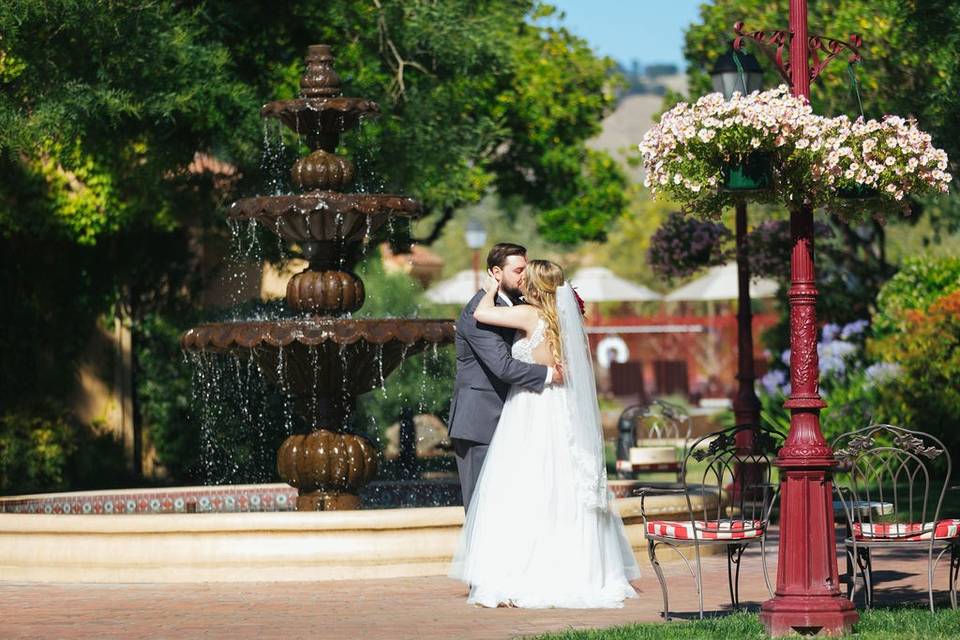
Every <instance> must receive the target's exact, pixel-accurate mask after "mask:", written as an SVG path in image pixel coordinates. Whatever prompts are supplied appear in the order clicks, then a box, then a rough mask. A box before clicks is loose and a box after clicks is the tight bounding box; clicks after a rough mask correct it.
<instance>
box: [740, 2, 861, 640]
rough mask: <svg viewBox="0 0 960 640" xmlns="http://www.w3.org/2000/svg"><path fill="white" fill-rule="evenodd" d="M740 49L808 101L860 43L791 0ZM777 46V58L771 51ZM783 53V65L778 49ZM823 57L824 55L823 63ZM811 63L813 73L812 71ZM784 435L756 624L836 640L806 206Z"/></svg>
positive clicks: (841, 613)
mask: <svg viewBox="0 0 960 640" xmlns="http://www.w3.org/2000/svg"><path fill="white" fill-rule="evenodd" d="M734 31H735V32H736V33H737V35H738V38H737V39H736V40H735V41H734V47H735V48H738V49H739V48H740V47H741V46H742V44H743V38H745V37H746V38H750V39H752V40H754V41H756V42H757V43H759V44H760V45H761V48H762V49H763V50H764V51H765V53H767V54H768V55H770V57H771V58H772V59H773V60H774V62H775V64H776V65H777V68H778V69H779V70H780V72H781V74H782V75H783V76H784V77H785V78H787V80H788V81H789V82H790V85H791V87H792V90H793V93H794V94H795V95H800V96H804V97H806V98H807V99H809V98H810V81H811V80H812V79H815V78H816V77H817V76H818V75H819V73H820V71H821V70H823V68H824V67H825V66H826V65H827V63H829V62H830V60H832V59H833V58H834V57H835V56H836V55H838V54H839V53H840V52H842V51H843V50H844V49H847V50H849V51H851V52H852V56H853V57H852V58H851V61H853V60H856V59H858V58H859V56H858V54H857V50H856V48H857V47H858V46H859V45H860V39H859V38H858V37H856V36H851V39H850V40H851V42H850V44H846V43H842V42H839V41H836V40H831V39H828V38H821V37H818V36H813V37H810V36H809V35H808V33H807V2H806V0H790V29H789V31H787V32H784V31H775V32H771V33H764V32H754V33H750V34H747V33H744V32H743V24H742V23H738V24H737V25H736V26H735V27H734ZM771 45H775V46H776V52H775V53H773V52H772V51H771ZM785 47H789V60H788V61H784V59H783V49H784V48H785ZM821 54H826V55H825V57H824V58H822V59H821ZM811 62H812V66H811ZM790 237H791V245H792V247H793V249H792V252H791V255H790V290H789V293H788V298H789V301H790V350H791V351H790V384H791V393H790V398H789V399H788V400H787V402H786V403H785V405H784V406H786V407H787V408H788V409H789V410H790V433H789V434H788V436H787V439H786V441H785V442H784V446H783V448H782V449H780V454H779V457H778V458H777V461H776V465H777V466H778V467H779V468H780V470H781V472H780V514H781V516H780V555H779V565H778V567H777V588H776V595H775V596H774V597H773V598H772V599H770V600H767V601H766V602H764V603H763V606H762V608H761V613H760V621H761V622H762V623H763V625H764V627H765V628H766V630H767V633H769V634H770V635H784V634H787V633H791V632H794V631H800V632H821V633H827V634H840V633H843V632H846V631H849V630H850V628H851V626H852V625H853V624H854V623H855V622H856V621H857V619H858V615H857V612H856V611H855V610H854V608H853V604H852V603H851V602H850V601H849V600H848V599H846V598H844V597H843V596H842V595H841V594H840V590H839V587H838V579H839V575H838V571H837V550H836V541H835V539H834V528H835V524H834V515H833V486H832V478H831V475H832V474H831V471H832V469H833V468H834V466H835V464H836V460H835V458H834V457H833V451H832V450H831V449H830V446H829V445H828V444H827V442H826V440H824V438H823V434H822V433H821V431H820V410H821V409H822V408H823V407H825V406H826V403H824V402H823V400H822V399H821V397H820V393H819V374H820V372H819V361H818V358H817V316H816V302H817V287H816V277H815V274H814V252H813V210H812V208H811V207H810V206H808V205H806V204H801V205H799V206H796V207H795V208H793V209H792V210H791V212H790Z"/></svg>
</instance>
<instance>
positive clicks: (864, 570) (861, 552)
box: [850, 547, 873, 609]
mask: <svg viewBox="0 0 960 640" xmlns="http://www.w3.org/2000/svg"><path fill="white" fill-rule="evenodd" d="M853 553H854V558H853V559H854V562H856V564H857V568H858V569H860V578H861V580H863V606H864V607H865V608H867V609H869V608H870V603H871V600H872V598H873V587H872V585H871V583H870V580H871V575H870V574H871V571H870V570H871V566H870V550H869V549H864V548H863V547H857V548H855V549H854V552H853ZM854 591H856V585H854ZM854 597H856V594H855V593H854V594H851V596H850V600H853V599H854Z"/></svg>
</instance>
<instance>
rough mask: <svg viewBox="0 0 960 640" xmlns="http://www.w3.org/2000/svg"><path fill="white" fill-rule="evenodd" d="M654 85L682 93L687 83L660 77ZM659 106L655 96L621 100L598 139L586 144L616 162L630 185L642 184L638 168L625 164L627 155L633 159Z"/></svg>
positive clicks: (679, 78)
mask: <svg viewBox="0 0 960 640" xmlns="http://www.w3.org/2000/svg"><path fill="white" fill-rule="evenodd" d="M657 82H658V83H659V84H660V85H662V86H664V87H666V88H669V89H670V90H672V91H677V92H679V93H686V90H687V79H686V76H684V75H682V74H677V75H672V76H660V77H658V78H657ZM662 106H663V97H662V96H661V95H655V94H649V93H648V94H644V93H635V94H630V95H627V96H624V97H623V98H622V99H621V100H620V103H619V104H618V105H617V108H616V110H615V111H614V112H613V113H611V114H610V115H609V116H607V117H606V118H605V119H604V121H603V130H602V131H601V132H600V135H598V136H596V137H595V138H593V139H591V140H590V141H589V142H588V143H587V144H588V145H589V146H590V147H591V148H593V149H603V150H604V151H607V152H609V153H610V155H612V156H613V157H614V158H616V159H617V160H619V161H620V163H621V165H622V166H623V168H624V170H625V171H626V172H627V175H628V176H629V177H630V179H631V180H632V181H634V182H641V181H642V180H643V171H641V169H640V167H639V166H637V167H631V166H629V165H628V164H627V157H628V155H636V149H637V145H638V144H640V140H641V139H642V138H643V134H644V133H646V132H647V129H649V128H650V127H651V126H652V125H653V116H654V115H655V114H657V113H658V112H659V111H660V110H661V108H662Z"/></svg>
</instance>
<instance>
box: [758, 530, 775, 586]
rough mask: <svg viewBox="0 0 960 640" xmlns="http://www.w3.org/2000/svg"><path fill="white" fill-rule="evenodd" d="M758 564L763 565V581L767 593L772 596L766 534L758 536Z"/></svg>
mask: <svg viewBox="0 0 960 640" xmlns="http://www.w3.org/2000/svg"><path fill="white" fill-rule="evenodd" d="M760 565H761V566H762V567H763V581H764V582H766V583H767V593H768V594H770V597H771V598H772V597H773V587H772V586H770V571H769V570H767V536H766V535H764V536H763V537H761V538H760Z"/></svg>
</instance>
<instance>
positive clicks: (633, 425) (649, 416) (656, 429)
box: [617, 400, 692, 484]
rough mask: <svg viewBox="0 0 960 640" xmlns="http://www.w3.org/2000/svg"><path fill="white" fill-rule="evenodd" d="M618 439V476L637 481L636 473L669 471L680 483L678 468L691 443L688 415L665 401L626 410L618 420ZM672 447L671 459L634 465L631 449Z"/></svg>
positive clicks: (690, 426) (677, 406)
mask: <svg viewBox="0 0 960 640" xmlns="http://www.w3.org/2000/svg"><path fill="white" fill-rule="evenodd" d="M617 424H618V427H617V428H618V431H619V432H620V437H619V439H618V444H617V474H618V475H619V476H620V477H622V478H636V475H637V474H638V473H657V472H672V473H676V474H677V484H679V483H680V468H681V462H682V461H683V458H684V457H685V456H686V454H687V450H688V445H689V444H690V432H691V428H692V422H691V420H690V414H688V413H687V411H686V409H684V408H683V407H681V406H679V405H675V404H672V403H670V402H667V401H665V400H653V401H651V402H648V403H645V404H636V405H632V406H630V407H627V408H626V409H624V410H623V413H621V414H620V418H619V419H618V420H617ZM644 447H657V448H662V447H672V448H673V449H674V451H673V455H672V456H671V459H670V460H657V461H652V462H637V461H634V460H632V459H631V449H643V448H644Z"/></svg>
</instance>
